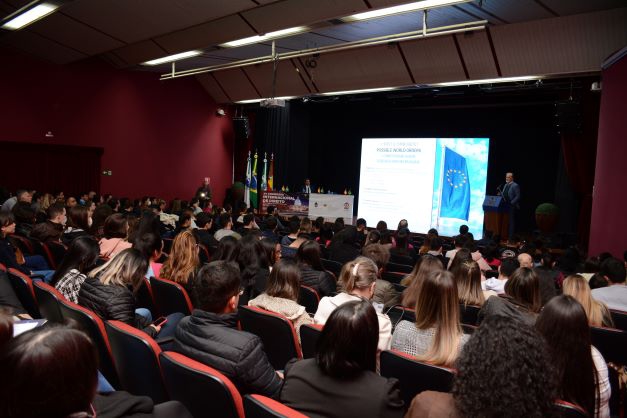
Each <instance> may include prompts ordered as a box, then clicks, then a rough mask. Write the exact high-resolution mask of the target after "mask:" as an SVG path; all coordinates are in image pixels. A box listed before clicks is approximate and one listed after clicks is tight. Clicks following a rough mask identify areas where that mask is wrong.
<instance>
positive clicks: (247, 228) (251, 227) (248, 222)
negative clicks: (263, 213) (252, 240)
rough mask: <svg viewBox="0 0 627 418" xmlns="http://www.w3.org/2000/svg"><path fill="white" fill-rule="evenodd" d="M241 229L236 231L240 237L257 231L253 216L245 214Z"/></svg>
mask: <svg viewBox="0 0 627 418" xmlns="http://www.w3.org/2000/svg"><path fill="white" fill-rule="evenodd" d="M242 224H243V225H242V227H241V228H240V229H239V230H238V231H237V232H238V233H239V234H240V235H241V236H242V237H243V236H245V235H248V234H249V233H250V232H251V231H258V230H259V226H258V225H257V222H255V215H253V214H252V213H247V214H246V215H244V216H243V218H242Z"/></svg>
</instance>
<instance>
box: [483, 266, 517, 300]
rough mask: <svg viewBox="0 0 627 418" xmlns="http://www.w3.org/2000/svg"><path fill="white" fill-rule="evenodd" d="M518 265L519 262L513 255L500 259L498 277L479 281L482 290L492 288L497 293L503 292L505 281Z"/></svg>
mask: <svg viewBox="0 0 627 418" xmlns="http://www.w3.org/2000/svg"><path fill="white" fill-rule="evenodd" d="M518 267H520V263H519V262H518V259H516V258H515V257H507V258H504V259H503V261H501V265H500V266H499V277H498V278H494V277H492V278H489V279H486V281H484V282H481V288H482V289H483V290H492V291H494V292H496V293H497V294H499V295H502V294H504V293H505V283H507V280H508V279H509V276H511V275H512V273H514V272H515V271H516V269H517V268H518Z"/></svg>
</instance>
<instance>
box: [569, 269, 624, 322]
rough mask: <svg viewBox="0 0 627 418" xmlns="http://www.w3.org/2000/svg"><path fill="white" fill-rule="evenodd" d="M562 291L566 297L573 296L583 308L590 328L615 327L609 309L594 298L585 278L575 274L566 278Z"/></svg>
mask: <svg viewBox="0 0 627 418" xmlns="http://www.w3.org/2000/svg"><path fill="white" fill-rule="evenodd" d="M562 290H563V292H564V294H565V295H568V296H572V297H573V298H575V299H576V300H577V302H579V303H580V304H581V306H583V310H584V311H585V312H586V316H587V317H588V323H589V324H590V326H593V327H610V328H612V327H614V322H613V321H612V316H611V314H610V311H609V309H608V308H607V306H606V305H605V303H603V302H599V301H598V300H595V299H594V298H593V297H592V292H591V290H590V286H589V285H588V282H586V279H584V277H583V276H581V275H579V274H573V275H570V276H568V277H566V279H564V283H563V287H562Z"/></svg>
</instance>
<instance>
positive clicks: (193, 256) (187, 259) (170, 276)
mask: <svg viewBox="0 0 627 418" xmlns="http://www.w3.org/2000/svg"><path fill="white" fill-rule="evenodd" d="M199 268H200V258H199V257H198V245H197V244H196V238H195V237H194V234H193V233H192V231H183V232H181V233H180V234H178V235H177V236H176V237H174V240H173V241H172V249H171V250H170V254H169V256H168V258H167V259H166V260H165V262H164V263H163V266H161V269H160V271H159V278H160V279H167V280H172V281H173V282H176V283H178V284H180V285H181V286H183V288H184V289H185V290H186V291H187V293H191V291H192V283H193V278H194V275H196V272H197V271H198V269H199ZM146 270H147V269H146Z"/></svg>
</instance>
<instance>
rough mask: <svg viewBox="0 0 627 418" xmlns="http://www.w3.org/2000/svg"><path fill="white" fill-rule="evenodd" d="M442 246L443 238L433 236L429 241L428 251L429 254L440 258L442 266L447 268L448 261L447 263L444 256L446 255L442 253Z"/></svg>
mask: <svg viewBox="0 0 627 418" xmlns="http://www.w3.org/2000/svg"><path fill="white" fill-rule="evenodd" d="M442 247H443V243H442V238H440V237H435V238H431V241H430V242H429V251H427V254H429V255H432V256H434V257H435V258H437V259H438V260H440V263H442V267H444V268H446V264H447V263H446V258H445V257H444V255H442Z"/></svg>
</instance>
